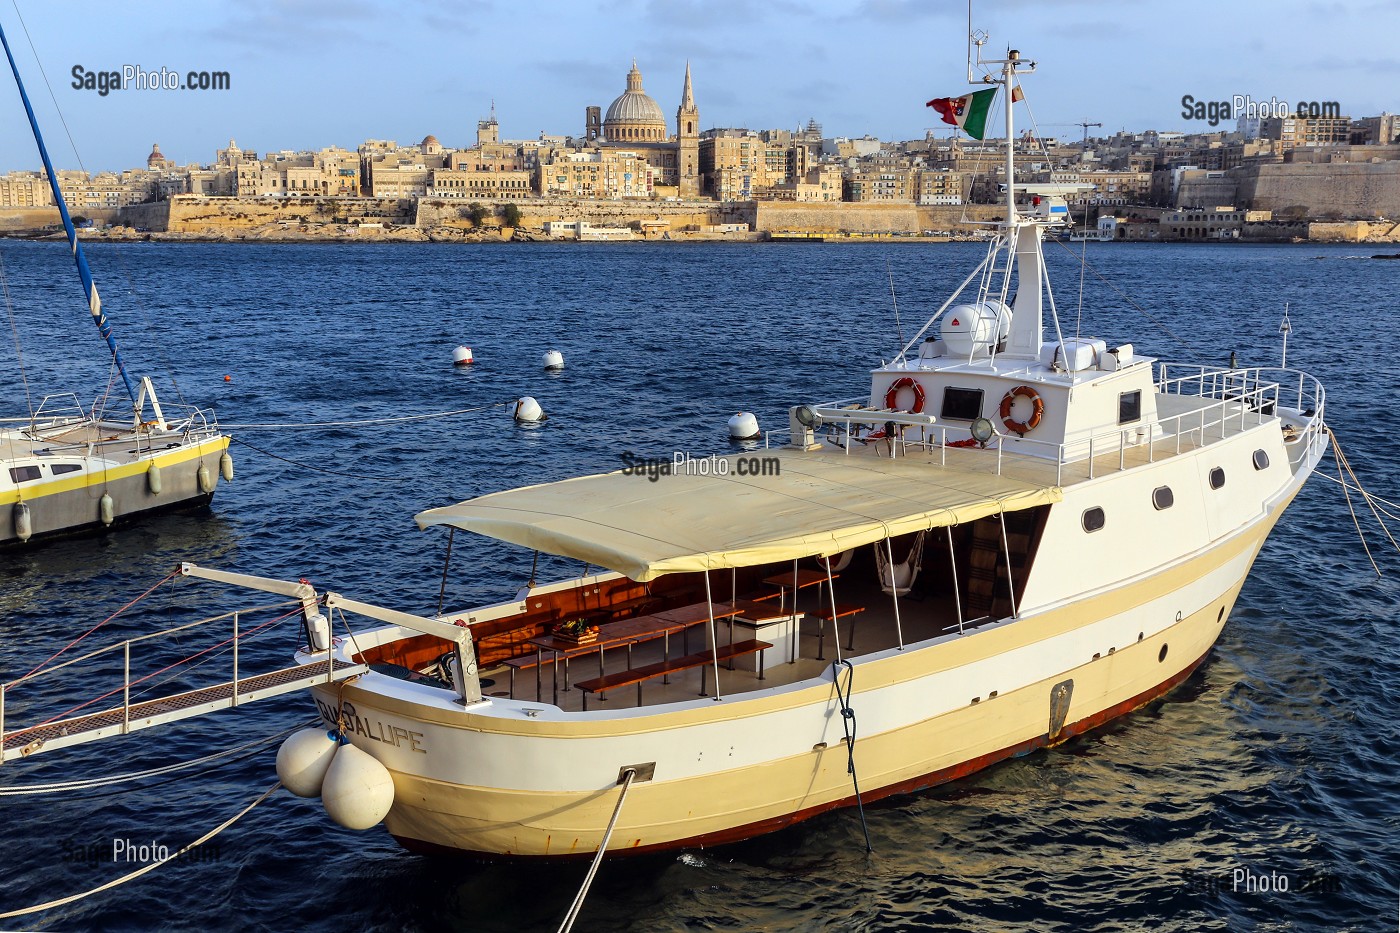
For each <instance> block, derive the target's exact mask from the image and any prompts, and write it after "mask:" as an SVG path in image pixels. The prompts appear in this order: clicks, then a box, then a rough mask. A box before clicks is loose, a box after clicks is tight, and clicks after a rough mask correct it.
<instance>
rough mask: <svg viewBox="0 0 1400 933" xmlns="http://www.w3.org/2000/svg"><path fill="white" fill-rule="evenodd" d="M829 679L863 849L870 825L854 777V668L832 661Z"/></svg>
mask: <svg viewBox="0 0 1400 933" xmlns="http://www.w3.org/2000/svg"><path fill="white" fill-rule="evenodd" d="M843 666H844V667H845V668H846V689H845V690H844V691H843V690H842V689H841V674H840V668H841V667H843ZM831 679H832V680H833V681H834V682H835V683H836V702H837V703H839V704H841V728H842V729H844V730H845V731H846V772H847V773H848V774H850V776H851V786H852V787H853V788H855V791H856V809H857V810H859V811H860V831H861V832H862V833H864V834H865V851H867V852H873V851H874V849H872V848H871V847H870V827H869V826H867V825H866V823H865V804H864V803H862V802H861V799H860V781H859V779H858V778H857V777H856V711H855V710H853V709H851V684H852V683H853V682H854V681H855V679H856V671H855V668H853V667H851V662H850V661H833V662H832V664H831Z"/></svg>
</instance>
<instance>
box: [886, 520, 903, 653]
mask: <svg viewBox="0 0 1400 933" xmlns="http://www.w3.org/2000/svg"><path fill="white" fill-rule="evenodd" d="M885 554H886V555H888V556H889V559H890V596H891V597H892V598H893V599H894V634H895V638H897V639H899V650H900V651H903V650H904V627H903V626H902V625H901V624H900V622H899V589H898V587H896V586H895V585H894V545H893V544H891V543H890V539H889V538H888V537H886V538H885ZM882 582H883V581H882Z"/></svg>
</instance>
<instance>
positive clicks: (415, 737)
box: [316, 700, 428, 755]
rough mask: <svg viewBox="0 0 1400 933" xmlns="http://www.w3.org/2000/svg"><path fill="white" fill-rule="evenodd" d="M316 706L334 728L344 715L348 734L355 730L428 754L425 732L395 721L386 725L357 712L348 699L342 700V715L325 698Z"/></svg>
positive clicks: (382, 740) (373, 739)
mask: <svg viewBox="0 0 1400 933" xmlns="http://www.w3.org/2000/svg"><path fill="white" fill-rule="evenodd" d="M316 708H317V709H318V710H320V711H321V718H322V719H323V720H325V721H326V723H327V725H329V726H330V727H331V728H332V729H335V728H338V727H339V722H340V719H341V718H342V717H343V718H344V720H345V732H346V734H347V735H348V734H349V733H351V732H353V733H355V734H356V735H362V736H364V737H365V738H367V739H370V740H371V741H374V742H383V743H384V744H385V745H392V746H394V747H395V748H407V749H408V750H409V751H411V752H418V753H419V754H420V755H426V754H428V750H427V749H426V748H424V747H423V733H421V732H414V731H412V730H410V729H405V728H404V727H403V726H396V725H394V724H393V723H389V724H388V725H385V724H384V723H382V722H380V721H379V720H378V719H371V718H369V717H368V716H360V715H359V714H357V713H356V712H355V704H353V703H351V702H349V701H348V700H346V701H342V702H341V704H340V712H341V714H342V716H336V714H335V707H333V706H331V705H330V704H329V703H326V702H325V701H323V700H317V701H316Z"/></svg>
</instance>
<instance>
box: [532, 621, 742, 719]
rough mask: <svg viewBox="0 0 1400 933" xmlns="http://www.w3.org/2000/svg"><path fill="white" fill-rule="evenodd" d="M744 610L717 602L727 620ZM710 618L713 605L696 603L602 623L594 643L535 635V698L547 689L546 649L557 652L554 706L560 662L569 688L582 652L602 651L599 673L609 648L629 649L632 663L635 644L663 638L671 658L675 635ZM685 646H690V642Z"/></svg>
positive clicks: (552, 670)
mask: <svg viewBox="0 0 1400 933" xmlns="http://www.w3.org/2000/svg"><path fill="white" fill-rule="evenodd" d="M742 612H744V609H743V608H742V607H739V606H736V605H734V604H731V603H715V605H714V618H715V619H716V620H718V619H727V618H729V617H730V616H735V615H739V614H740V613H742ZM709 620H710V604H709V603H695V604H693V605H690V606H681V607H678V608H676V609H668V610H665V611H663V612H658V613H655V614H653V615H645V616H636V617H634V618H631V619H624V620H622V621H621V622H610V623H608V624H606V625H603V626H600V628H599V631H598V637H597V638H596V639H594V640H593V641H590V642H584V643H579V642H576V641H574V640H573V639H569V638H560V637H559V636H557V635H541V636H539V637H538V638H531V639H530V641H529V643H530V644H532V645H534V646H535V651H536V660H537V663H536V666H535V698H536V699H539V697H540V695H541V694H542V693H543V692H544V683H543V680H542V675H541V673H540V668H541V667H543V666H544V652H545V651H550V652H551V653H552V654H553V655H554V660H553V662H552V666H551V667H550V679H551V680H552V681H553V687H554V705H555V706H558V705H559V676H558V662H559V661H561V660H562V661H563V662H564V690H565V691H566V692H567V691H568V689H569V659H570V658H576V657H579V656H581V655H587V654H592V653H593V652H595V651H596V652H598V676H599V677H601V676H603V674H604V673H605V671H604V667H603V665H604V664H605V663H606V660H607V658H606V652H607V649H609V648H621V647H626V648H627V666H628V667H629V668H630V667H631V666H632V646H633V645H639V644H642V643H644V642H648V641H655V640H656V639H658V638H659V639H662V640H663V641H664V642H665V644H664V646H663V648H662V657H663V660H666V661H669V660H670V658H671V635H672V634H674V633H676V632H681V633H682V634H684V633H685V631H686V630H687V629H689V628H690V627H691V626H693V625H698V624H699V623H701V622H708V621H709ZM685 648H689V645H688V644H687V645H686V646H685Z"/></svg>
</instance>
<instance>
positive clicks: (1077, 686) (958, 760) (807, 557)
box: [5, 52, 1327, 858]
mask: <svg viewBox="0 0 1400 933" xmlns="http://www.w3.org/2000/svg"><path fill="white" fill-rule="evenodd" d="M996 64H997V65H998V66H999V67H998V73H996V74H993V75H991V76H990V77H989V78H988V80H989V82H990V83H998V84H1001V85H1002V86H1003V87H1004V88H1010V87H1012V86H1013V85H1014V83H1015V80H1016V76H1017V75H1018V74H1019V73H1022V72H1023V71H1025V70H1027V65H1025V64H1023V63H1022V62H1021V60H1020V59H1019V57H1018V56H1017V54H1016V53H1015V52H1012V53H1010V55H1009V56H1008V58H1007V59H1005V60H1003V61H1000V62H997V63H996ZM1009 109H1010V108H1008V110H1009ZM1014 138H1015V136H1014V133H1013V132H1012V117H1011V114H1010V113H1009V112H1008V113H1007V116H1006V139H1007V140H1008V145H1009V141H1010V140H1012V139H1014ZM1007 157H1008V160H1010V159H1011V157H1012V156H1011V152H1010V150H1009V148H1008V153H1007ZM1008 167H1009V168H1010V167H1011V166H1010V165H1009V166H1008ZM1013 177H1014V176H1013ZM1008 187H1009V191H1008V203H1007V218H1006V220H1005V222H1004V223H1002V224H1000V226H999V228H998V232H997V234H996V236H995V238H994V240H993V241H991V243H990V246H989V249H988V251H987V253H986V256H985V258H984V259H983V260H982V262H981V263H980V264H979V265H978V266H977V267H976V268H975V269H973V270H972V271H971V273H970V274H969V275H968V276H967V278H966V280H965V281H963V283H962V284H961V285H960V286H958V288H957V289H956V290H955V292H954V294H953V296H952V297H950V298H949V299H948V301H947V302H945V303H944V305H943V306H942V307H941V308H939V309H938V310H937V312H936V313H934V314H933V315H932V316H931V318H930V319H929V321H928V323H927V324H926V325H925V326H924V328H923V330H921V331H920V332H919V333H918V334H917V335H916V336H915V337H914V338H913V339H912V340H911V341H910V342H909V343H908V344H907V345H906V346H905V347H903V349H902V350H901V352H899V353H898V354H897V355H896V356H895V358H894V360H893V362H890V363H888V364H882V365H880V366H878V367H877V368H875V369H874V370H873V371H872V373H871V380H870V383H869V385H868V386H865V387H861V389H860V390H859V394H858V395H857V396H856V397H854V398H845V397H841V396H845V395H847V394H848V393H841V392H833V393H832V395H833V396H838V399H837V400H833V401H825V402H814V403H810V404H803V405H795V406H793V407H792V408H791V409H790V424H789V436H788V437H787V441H788V443H786V444H782V445H779V444H776V443H770V444H769V445H767V446H765V447H763V448H762V449H758V450H753V451H748V452H744V453H738V454H729V455H727V456H724V457H719V458H714V459H709V460H701V461H691V462H690V463H689V464H688V465H687V464H686V463H685V462H681V463H677V464H670V463H668V464H663V465H658V464H646V465H641V466H636V467H629V468H628V469H627V470H624V471H620V472H614V473H608V474H605V475H595V476H584V477H579V478H576V479H570V480H566V481H563V482H557V483H550V484H546V485H536V486H527V487H524V488H520V489H514V490H510V491H504V492H497V493H492V494H489V495H484V496H481V497H479V498H475V499H470V500H468V501H465V502H461V503H458V504H456V505H448V506H444V507H442V508H436V509H432V510H429V511H426V512H423V513H422V514H420V515H418V516H417V520H418V523H419V525H421V526H422V527H424V528H429V527H434V526H448V528H450V529H452V531H451V533H452V534H455V532H456V531H457V530H459V529H460V530H463V531H467V532H473V533H476V534H480V535H484V536H487V537H490V538H494V539H497V540H499V541H504V542H509V543H511V544H513V545H517V546H520V547H522V548H525V549H528V550H533V551H535V552H537V553H545V554H552V555H561V556H563V557H568V558H574V559H576V560H578V561H580V562H582V563H583V564H584V565H586V566H585V569H584V571H583V574H582V575H581V576H578V577H576V578H574V579H569V580H561V581H558V582H551V583H545V584H537V583H536V581H535V580H534V579H533V575H532V578H531V579H530V580H529V581H518V582H519V583H521V584H524V585H522V586H519V588H518V589H517V588H516V586H515V585H512V586H510V588H509V590H508V591H507V592H506V593H505V594H503V598H502V600H501V601H499V602H496V603H493V604H489V605H483V606H475V607H467V608H461V609H458V610H455V611H443V612H441V613H439V614H438V615H437V616H436V617H435V618H426V617H421V616H415V615H410V614H407V613H403V612H399V611H396V610H393V609H389V608H384V607H380V606H374V605H369V604H366V603H363V602H357V601H354V600H351V599H347V598H345V597H343V596H341V595H338V594H336V593H328V592H318V591H316V590H315V589H314V588H313V587H312V586H311V585H309V584H307V583H305V582H302V583H291V582H286V583H283V582H279V581H275V580H266V579H259V578H254V577H247V576H243V575H240V574H233V573H226V572H221V571H215V570H209V569H204V568H199V567H194V566H191V565H187V566H186V567H185V568H184V570H185V573H186V575H188V576H193V577H202V578H206V579H211V580H215V581H220V582H223V583H232V584H242V585H245V586H250V587H253V588H255V589H260V590H269V591H272V592H277V593H281V594H284V595H287V596H289V597H292V598H293V599H294V600H300V606H299V607H298V608H299V611H301V612H302V613H303V614H304V619H305V630H306V633H307V642H308V643H307V645H306V647H305V648H303V649H302V650H301V651H300V652H299V653H298V654H297V657H296V660H297V666H296V667H295V668H290V669H289V672H290V673H288V675H287V676H288V677H291V676H298V677H300V676H303V675H305V674H306V672H308V671H324V672H325V673H324V676H323V677H321V679H320V681H319V682H317V683H315V684H314V685H312V686H311V689H312V691H313V693H314V696H315V702H316V706H317V708H318V709H319V711H320V713H321V715H322V717H323V718H324V720H325V723H326V726H327V727H328V729H329V731H330V732H331V733H334V734H336V735H338V736H339V738H340V739H341V740H342V741H343V742H344V743H348V744H344V745H339V746H338V745H336V744H335V742H334V741H333V740H332V739H329V738H327V730H326V729H322V730H319V731H313V732H310V733H305V734H303V736H302V737H294V739H295V740H296V745H295V747H293V742H292V740H289V743H288V745H286V746H284V748H283V753H284V754H279V774H281V775H282V776H283V779H284V782H285V783H287V784H288V786H290V787H292V788H293V789H294V790H296V791H298V792H300V793H306V794H315V793H317V792H318V791H320V790H324V794H323V796H324V798H325V804H326V807H327V809H328V811H330V812H331V814H332V816H334V817H335V818H336V819H338V820H340V821H341V822H343V823H345V824H347V825H353V826H360V827H364V826H368V825H372V824H374V823H376V822H377V821H378V820H379V819H380V818H382V819H383V823H384V825H385V827H386V828H387V829H388V831H389V832H390V833H391V834H392V835H393V836H394V837H395V838H396V839H398V840H399V841H400V842H401V843H402V844H403V845H404V846H406V847H408V848H410V849H414V850H419V851H429V852H466V853H475V854H479V855H484V856H488V857H538V858H550V857H570V856H583V855H590V854H593V853H595V852H598V851H599V850H600V848H604V849H605V851H606V853H607V854H625V853H636V852H652V851H658V850H665V849H673V848H677V847H688V846H704V845H711V844H718V843H723V842H728V841H731V840H738V839H743V838H746V837H751V836H756V835H759V834H762V833H767V832H771V831H773V830H777V829H780V828H782V827H785V826H789V825H791V824H793V823H796V822H798V821H800V820H803V819H806V818H809V817H812V816H814V815H816V814H820V813H823V812H825V811H829V810H832V809H834V808H838V807H845V806H849V805H852V804H857V803H860V802H861V801H862V800H864V801H869V800H871V799H874V798H879V797H884V796H887V795H890V794H894V793H900V792H906V791H915V790H919V789H921V788H927V787H931V786H934V785H936V784H939V783H941V782H945V781H949V780H952V779H955V778H958V777H960V776H963V775H966V774H969V773H971V772H974V771H977V770H978V769H981V768H985V767H987V766H988V765H991V764H993V763H995V762H998V761H1001V760H1004V759H1006V758H1009V757H1011V756H1014V755H1020V754H1024V753H1026V752H1029V751H1032V750H1034V749H1038V748H1043V747H1046V746H1051V745H1054V744H1056V743H1060V742H1063V741H1065V740H1067V739H1068V738H1070V737H1072V736H1076V735H1079V734H1081V733H1083V732H1085V731H1086V730H1088V729H1092V728H1094V727H1096V726H1098V725H1101V724H1102V723H1105V722H1107V721H1109V720H1111V719H1113V718H1114V717H1117V716H1121V715H1124V714H1126V713H1129V712H1131V711H1132V710H1134V709H1137V708H1138V707H1141V706H1143V705H1144V704H1146V703H1149V702H1151V701H1152V700H1154V699H1155V698H1158V697H1161V696H1162V695H1163V694H1165V693H1166V692H1167V691H1169V690H1171V689H1172V688H1173V687H1175V686H1177V685H1178V684H1180V683H1181V682H1182V681H1183V680H1185V679H1186V678H1187V677H1188V676H1189V675H1190V674H1191V672H1192V671H1194V670H1195V669H1196V668H1197V667H1198V666H1199V665H1200V664H1201V663H1202V661H1203V660H1204V659H1205V658H1206V656H1207V655H1208V653H1209V652H1210V650H1211V647H1212V646H1213V645H1214V644H1215V642H1216V640H1217V638H1219V636H1220V632H1221V629H1222V627H1223V626H1224V625H1225V623H1226V620H1227V619H1228V617H1229V615H1230V611H1231V607H1232V606H1233V605H1234V603H1235V600H1236V598H1237V597H1238V595H1239V592H1240V588H1241V587H1242V586H1243V585H1244V583H1245V580H1246V578H1247V576H1248V574H1249V570H1250V566H1251V564H1252V563H1253V561H1254V559H1255V557H1256V556H1257V554H1258V553H1259V550H1260V548H1261V546H1263V544H1264V541H1265V539H1266V537H1267V536H1268V534H1269V531H1270V530H1271V529H1272V528H1273V527H1274V524H1275V523H1276V522H1277V521H1278V519H1279V517H1280V516H1281V515H1282V514H1283V511H1284V509H1285V508H1286V507H1287V506H1288V504H1289V502H1290V501H1291V500H1292V499H1293V497H1294V496H1295V495H1296V494H1297V493H1298V490H1299V489H1300V487H1301V486H1302V485H1303V483H1304V482H1305V481H1306V480H1307V478H1308V476H1309V475H1310V474H1311V472H1312V471H1313V469H1314V468H1315V466H1316V464H1317V462H1318V460H1319V458H1320V457H1321V456H1322V455H1323V453H1324V451H1325V449H1326V446H1327V433H1326V429H1325V425H1324V421H1323V414H1324V412H1323V389H1322V386H1321V385H1319V384H1318V382H1317V381H1316V380H1314V379H1313V378H1312V377H1310V376H1308V375H1307V374H1305V373H1301V372H1297V371H1292V370H1285V369H1276V370H1270V369H1240V368H1217V367H1204V366H1183V365H1177V364H1167V363H1163V362H1159V361H1157V360H1154V359H1151V358H1148V357H1146V356H1142V355H1139V354H1136V353H1134V351H1133V350H1132V348H1131V346H1130V345H1129V344H1127V343H1125V342H1117V343H1115V344H1113V345H1109V344H1108V343H1106V342H1105V341H1102V340H1097V339H1088V338H1082V339H1079V338H1067V337H1064V336H1063V335H1062V334H1061V331H1060V329H1059V325H1058V323H1056V317H1055V315H1054V301H1053V298H1052V296H1051V292H1050V290H1049V285H1048V281H1047V278H1046V270H1045V266H1044V262H1043V256H1042V252H1041V242H1042V236H1043V234H1044V232H1045V229H1046V228H1047V226H1050V225H1051V224H1052V223H1062V222H1063V220H1062V219H1061V218H1062V217H1063V216H1064V212H1063V210H1062V207H1063V205H1062V203H1061V204H1059V205H1056V204H1053V203H1051V202H1053V198H1051V199H1049V200H1048V201H1047V200H1046V199H1041V198H1035V199H1033V202H1032V203H1031V204H1028V205H1027V206H1026V209H1025V210H1022V209H1020V208H1018V206H1017V202H1016V194H1017V189H1016V186H1015V185H1014V184H1013V185H1010V186H1008ZM1023 193H1024V192H1023ZM1055 207H1059V208H1061V209H1060V210H1053V209H1052V208H1055ZM449 554H450V548H449ZM590 571H593V572H590ZM429 586H431V587H437V586H438V582H437V581H436V580H434V581H425V587H429ZM346 615H351V616H356V617H360V618H369V619H372V620H375V621H376V622H377V623H382V624H377V625H371V626H368V627H365V626H358V625H357V626H355V627H353V628H350V629H347V634H346V635H345V636H344V637H336V638H334V639H332V637H331V634H332V630H331V626H330V625H329V624H328V618H329V620H331V621H334V620H337V619H338V618H340V617H344V616H346ZM245 624H246V623H245ZM335 631H336V632H339V631H340V628H339V625H338V623H337V625H336V626H335ZM236 665H237V661H236V660H235V668H236ZM243 683H245V684H247V682H246V681H245V682H243ZM254 688H256V689H257V690H263V689H271V687H270V686H269V683H265V682H259V683H257V684H247V685H246V686H243V687H239V686H238V682H236V683H235V691H234V693H235V695H234V698H233V702H234V703H237V702H238V695H237V691H238V689H244V690H248V691H249V698H251V696H252V691H253V690H254ZM216 699H217V698H216ZM226 699H227V698H226V697H225V698H224V700H226ZM190 702H191V703H193V702H194V700H191V701H190ZM211 702H213V701H211ZM219 702H223V700H219ZM225 705H227V704H225ZM167 706H169V704H167ZM160 715H165V714H164V713H160V712H149V713H148V712H147V711H144V710H136V709H132V710H127V711H125V712H124V711H122V710H118V711H116V712H115V713H114V714H113V715H110V716H108V718H107V719H106V720H105V721H104V722H105V724H100V727H101V728H102V729H106V730H108V731H109V732H114V731H117V730H122V731H125V729H126V728H128V724H129V728H136V727H138V725H139V724H140V722H143V721H147V720H146V717H148V716H151V717H158V716H160ZM857 723H858V725H859V728H858V729H857V728H856V725H857ZM62 726H63V724H62V723H52V724H50V725H47V726H45V727H44V729H43V730H34V729H31V730H19V731H16V732H14V733H7V734H6V736H5V749H6V754H7V755H10V754H11V749H12V748H13V749H18V748H20V747H21V746H25V744H26V743H28V746H27V747H29V748H37V747H39V745H40V744H42V743H45V742H47V743H49V745H50V746H51V747H58V746H59V745H61V744H64V743H65V742H69V741H72V738H71V734H72V733H74V732H75V730H77V728H78V727H79V724H74V725H73V726H72V728H68V727H64V728H63V729H60V727H62ZM337 749H338V750H337ZM19 753H20V752H18V751H16V752H14V754H19ZM328 762H329V763H328ZM342 762H349V764H347V765H346V768H345V769H342V770H343V771H345V772H347V773H348V772H349V771H351V770H353V772H354V774H355V775H356V776H355V777H354V779H353V780H351V779H347V778H345V777H344V775H341V776H340V777H337V769H338V768H340V765H341V764H342ZM357 762H358V763H357ZM367 762H368V764H366V763H367ZM327 763H328V764H327ZM327 768H329V771H327ZM322 775H325V778H324V781H325V783H324V787H323V785H322V778H321V776H322ZM333 778H335V779H336V780H334V781H333V780H332V779H333ZM332 783H334V784H335V788H334V792H333V793H332V788H331V785H332ZM619 785H621V786H619ZM624 798H625V799H624ZM610 824H611V827H610ZM610 828H611V830H612V831H611V832H609V829H610Z"/></svg>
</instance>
